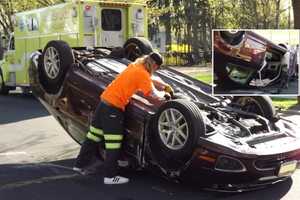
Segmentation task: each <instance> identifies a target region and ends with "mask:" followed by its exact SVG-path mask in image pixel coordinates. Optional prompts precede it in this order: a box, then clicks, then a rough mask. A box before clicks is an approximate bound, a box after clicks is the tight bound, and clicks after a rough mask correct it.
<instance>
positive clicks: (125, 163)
mask: <svg viewBox="0 0 300 200" xmlns="http://www.w3.org/2000/svg"><path fill="white" fill-rule="evenodd" d="M118 166H119V167H128V166H129V162H128V161H127V160H118Z"/></svg>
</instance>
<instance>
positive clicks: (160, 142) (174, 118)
mask: <svg viewBox="0 0 300 200" xmlns="http://www.w3.org/2000/svg"><path fill="white" fill-rule="evenodd" d="M152 127H153V131H151V133H150V135H149V137H150V148H151V151H152V153H153V155H154V157H155V159H156V160H157V162H158V163H159V164H160V165H161V166H163V167H164V168H166V169H172V170H174V169H176V170H177V169H180V168H181V167H182V166H183V165H184V164H185V163H186V162H187V161H188V160H189V159H190V158H191V157H192V153H193V151H194V149H195V147H196V146H197V143H198V140H199V138H200V136H202V135H204V134H205V124H204V121H203V119H202V116H201V112H200V109H199V108H198V107H197V105H195V104H194V103H193V102H190V101H185V100H172V101H168V102H166V103H165V104H164V105H162V106H161V107H160V109H159V111H158V112H157V114H156V117H155V118H154V119H153V121H152Z"/></svg>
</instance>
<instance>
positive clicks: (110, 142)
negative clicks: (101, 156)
mask: <svg viewBox="0 0 300 200" xmlns="http://www.w3.org/2000/svg"><path fill="white" fill-rule="evenodd" d="M102 119H103V132H104V139H105V149H106V159H105V161H104V184H122V183H127V182H128V181H129V180H128V179H127V178H125V177H121V176H118V175H117V173H118V171H117V167H118V166H117V165H118V163H117V160H118V159H119V157H120V150H121V146H122V141H123V137H124V136H123V130H124V128H123V121H124V114H123V112H122V111H120V110H118V109H116V108H113V107H110V106H107V110H106V112H105V114H104V115H103V116H102Z"/></svg>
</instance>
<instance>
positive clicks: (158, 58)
mask: <svg viewBox="0 0 300 200" xmlns="http://www.w3.org/2000/svg"><path fill="white" fill-rule="evenodd" d="M149 57H150V58H152V60H154V62H155V63H156V64H157V65H159V66H160V65H161V64H162V63H163V58H162V56H161V55H160V54H159V53H157V52H151V53H150V54H149Z"/></svg>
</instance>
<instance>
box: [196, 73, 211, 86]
mask: <svg viewBox="0 0 300 200" xmlns="http://www.w3.org/2000/svg"><path fill="white" fill-rule="evenodd" d="M193 77H194V78H196V79H198V80H200V81H203V82H205V83H208V84H211V83H212V77H211V73H199V74H196V75H195V76H194V75H193Z"/></svg>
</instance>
